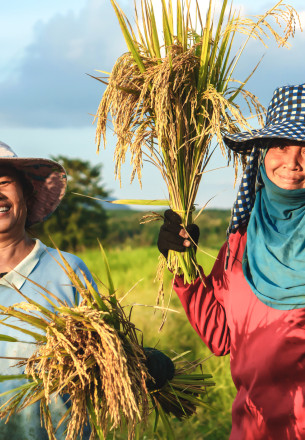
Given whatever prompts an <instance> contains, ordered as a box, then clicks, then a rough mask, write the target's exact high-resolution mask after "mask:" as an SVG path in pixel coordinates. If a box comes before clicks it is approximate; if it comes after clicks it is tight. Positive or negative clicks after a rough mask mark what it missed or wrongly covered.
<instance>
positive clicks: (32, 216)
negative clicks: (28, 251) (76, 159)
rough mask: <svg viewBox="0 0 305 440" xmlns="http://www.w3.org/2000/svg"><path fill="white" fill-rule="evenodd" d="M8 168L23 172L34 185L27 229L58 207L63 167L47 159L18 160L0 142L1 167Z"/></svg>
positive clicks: (64, 180) (63, 181) (63, 188)
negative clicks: (6, 166)
mask: <svg viewBox="0 0 305 440" xmlns="http://www.w3.org/2000/svg"><path fill="white" fill-rule="evenodd" d="M5 165H10V166H12V167H14V168H15V169H17V170H20V171H22V172H23V174H24V176H25V177H26V179H27V180H29V181H30V182H31V184H32V186H33V189H34V191H33V194H32V195H31V197H30V199H29V200H28V202H27V209H28V214H27V226H31V225H33V224H35V223H39V222H43V221H44V220H46V219H47V218H48V217H49V216H50V215H51V214H52V213H53V212H54V211H55V209H56V208H57V206H58V205H59V203H60V201H61V200H62V198H63V196H64V195H65V192H66V186H67V176H66V172H65V170H64V168H63V167H62V166H61V165H60V164H59V163H57V162H55V161H53V160H50V159H40V158H28V157H18V156H17V155H16V153H14V151H13V150H12V149H11V148H10V147H9V146H8V145H6V144H4V143H3V142H1V141H0V166H5Z"/></svg>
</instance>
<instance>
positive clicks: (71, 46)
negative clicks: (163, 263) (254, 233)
mask: <svg viewBox="0 0 305 440" xmlns="http://www.w3.org/2000/svg"><path fill="white" fill-rule="evenodd" d="M201 1H202V2H203V0H201ZM154 2H156V0H154ZM2 3H3V4H2V5H1V26H0V47H1V57H0V130H1V135H0V140H2V141H4V142H6V143H8V144H9V145H10V146H11V147H13V149H14V150H15V151H16V152H17V154H18V155H19V156H36V157H37V156H40V157H49V156H50V155H58V154H63V155H66V156H70V157H80V158H82V159H85V160H90V161H91V162H92V163H97V162H99V163H102V164H103V182H104V184H105V186H106V188H107V189H108V190H110V191H111V192H112V196H113V197H115V198H143V199H144V198H164V197H166V196H167V194H166V188H165V186H164V184H163V182H162V180H161V178H160V176H159V173H158V171H157V170H154V169H153V167H152V166H150V165H146V164H145V165H144V170H143V176H144V177H143V189H142V190H141V189H140V187H139V184H138V183H137V182H134V183H133V184H132V185H130V183H129V176H130V167H129V165H128V164H127V165H126V167H125V168H124V170H123V181H122V188H120V186H119V183H118V182H117V181H115V179H114V164H113V160H112V156H113V148H112V147H113V145H114V143H115V138H114V137H113V136H111V135H110V136H109V137H108V146H107V149H106V150H103V151H101V152H100V154H99V155H97V154H96V147H95V142H94V139H95V126H93V125H92V121H93V114H94V113H95V112H96V109H97V106H98V103H99V100H100V98H101V95H102V92H103V87H101V85H100V83H98V82H97V81H94V80H93V79H91V78H90V77H89V76H87V75H86V73H89V74H94V73H95V69H101V70H106V71H110V70H111V68H112V66H113V63H114V61H115V59H116V58H117V57H118V56H119V55H120V54H122V53H123V52H124V51H125V50H126V47H125V43H124V41H123V37H122V36H121V33H120V30H119V27H118V24H117V21H116V18H115V15H114V13H113V10H112V7H111V5H110V0H52V1H50V0H49V1H47V0H45V1H38V0H27V1H26V2H24V0H11V1H10V2H2ZM119 3H120V5H121V6H122V8H123V9H124V10H125V11H126V12H128V11H132V9H130V8H131V5H132V4H133V2H132V1H131V0H120V1H119ZM289 3H290V4H291V5H292V6H294V7H295V8H296V9H297V11H298V12H299V13H300V15H301V19H302V22H303V26H304V24H305V20H304V18H305V13H303V12H302V11H303V9H304V11H305V5H304V4H302V3H303V2H302V1H301V0H291V1H290V2H289ZM273 4H274V2H270V1H266V0H264V1H262V0H256V1H255V2H253V1H252V0H249V1H239V2H237V1H235V2H234V6H235V7H237V6H238V7H240V8H241V10H242V11H243V12H244V13H245V14H246V15H252V14H261V13H263V12H264V11H265V10H266V9H267V8H268V7H271V6H272V5H273ZM129 16H131V17H132V14H129ZM290 42H291V48H290V49H289V50H288V49H278V48H276V47H275V46H274V45H273V44H272V45H271V46H270V48H269V49H268V50H266V49H263V48H262V47H261V46H258V45H257V44H255V43H254V44H251V46H250V47H249V50H248V52H247V56H246V57H244V59H243V60H242V61H241V64H240V68H239V74H240V75H241V77H244V76H246V75H247V74H248V73H249V72H250V70H251V68H252V67H253V66H254V65H255V64H256V62H257V61H258V60H259V58H260V56H261V55H263V54H264V55H265V56H264V59H263V61H262V64H261V66H260V67H259V69H258V71H257V72H256V73H255V75H254V77H253V78H252V79H251V81H250V82H249V84H248V89H249V90H250V91H252V92H253V93H255V94H256V95H257V96H258V97H259V99H260V101H261V102H262V104H264V105H265V106H267V105H268V102H269V101H270V98H271V96H272V93H273V90H274V89H275V88H276V87H278V86H280V85H284V84H288V83H291V84H297V83H303V82H305V57H304V45H305V32H303V33H301V32H299V31H298V32H297V35H296V37H295V39H294V40H291V41H290ZM219 165H221V166H224V165H225V162H224V160H222V159H221V158H220V157H219V155H217V156H215V160H214V163H213V164H212V165H211V167H212V168H214V167H215V168H216V167H219ZM234 195H235V191H234V190H233V171H232V170H231V169H220V170H215V171H212V172H210V173H208V174H207V175H206V176H204V181H203V182H202V185H201V188H200V191H199V195H198V199H197V203H198V205H199V206H202V205H204V204H205V203H206V202H207V201H208V200H209V199H210V198H211V197H214V196H215V197H214V199H213V200H212V201H211V203H210V204H209V206H211V207H226V208H228V207H231V205H232V203H233V200H234Z"/></svg>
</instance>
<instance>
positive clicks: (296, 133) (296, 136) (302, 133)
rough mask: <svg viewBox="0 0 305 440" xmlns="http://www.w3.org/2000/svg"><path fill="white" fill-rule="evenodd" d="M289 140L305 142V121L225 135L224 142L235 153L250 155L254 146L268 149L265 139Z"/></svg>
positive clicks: (288, 121) (281, 123)
mask: <svg viewBox="0 0 305 440" xmlns="http://www.w3.org/2000/svg"><path fill="white" fill-rule="evenodd" d="M274 138H277V139H289V140H294V141H299V142H305V121H304V120H302V121H295V120H292V119H289V120H287V121H279V122H278V123H277V124H269V125H266V126H265V127H264V128H261V129H258V130H252V131H249V132H242V133H235V134H228V133H227V134H225V135H224V137H223V140H224V142H225V144H226V145H227V147H228V148H230V149H231V150H233V151H234V152H235V153H240V154H243V155H249V154H250V153H251V151H252V149H253V146H254V145H256V146H259V147H260V148H266V147H268V144H265V145H264V140H265V139H274Z"/></svg>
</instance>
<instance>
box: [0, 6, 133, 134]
mask: <svg viewBox="0 0 305 440" xmlns="http://www.w3.org/2000/svg"><path fill="white" fill-rule="evenodd" d="M125 50H126V46H125V42H124V40H123V37H122V35H121V32H120V29H119V26H118V23H117V19H116V17H115V14H114V11H113V10H112V8H111V7H110V5H109V3H108V2H105V1H96V0H88V2H87V4H86V6H85V7H84V8H83V9H82V10H81V11H80V12H79V13H74V12H72V11H69V12H66V13H64V14H57V15H55V16H54V17H52V18H51V19H50V20H48V21H47V22H46V23H45V22H42V21H40V22H38V23H36V25H35V29H34V38H33V42H32V43H31V44H30V45H28V46H27V47H26V49H25V51H24V55H23V57H22V59H21V60H20V61H19V63H18V64H17V66H16V62H15V63H14V67H15V73H14V75H11V76H10V77H8V78H6V79H5V80H3V81H2V82H1V83H0V97H1V98H0V121H1V122H0V124H1V126H2V127H7V126H33V127H35V126H37V127H43V126H44V127H52V126H53V127H60V126H79V125H84V126H85V125H87V124H90V123H91V120H92V118H91V117H90V116H89V115H88V113H94V112H95V111H96V108H97V105H98V102H99V99H100V95H101V83H98V82H97V81H94V80H93V79H91V78H89V77H88V76H86V73H89V74H93V75H94V74H95V73H96V72H95V69H102V70H111V67H112V65H113V63H114V61H115V59H116V58H117V57H118V56H119V55H120V54H121V53H122V52H123V51H125Z"/></svg>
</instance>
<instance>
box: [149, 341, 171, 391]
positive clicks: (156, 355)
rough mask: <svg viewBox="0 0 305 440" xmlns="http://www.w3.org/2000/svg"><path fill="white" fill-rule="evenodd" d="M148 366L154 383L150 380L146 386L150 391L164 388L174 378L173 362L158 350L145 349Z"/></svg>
mask: <svg viewBox="0 0 305 440" xmlns="http://www.w3.org/2000/svg"><path fill="white" fill-rule="evenodd" d="M144 352H145V355H146V366H147V369H148V372H149V374H150V375H151V376H152V377H153V378H154V381H152V380H151V379H148V380H147V381H146V386H147V389H148V390H149V391H154V390H158V389H160V388H162V387H163V386H164V385H165V384H166V382H167V381H168V380H171V379H172V378H173V377H174V373H175V367H174V364H173V362H172V360H171V359H170V358H169V357H168V356H166V354H164V353H162V351H160V350H157V349H156V348H150V347H145V348H144Z"/></svg>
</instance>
